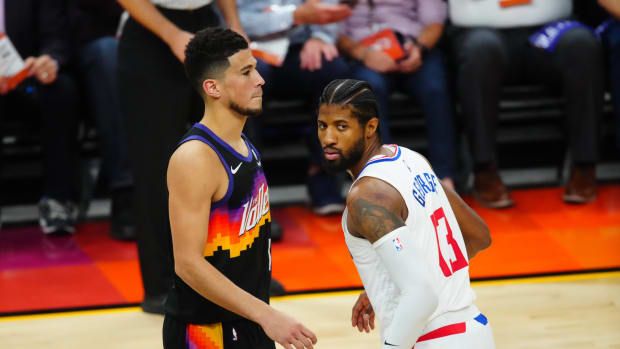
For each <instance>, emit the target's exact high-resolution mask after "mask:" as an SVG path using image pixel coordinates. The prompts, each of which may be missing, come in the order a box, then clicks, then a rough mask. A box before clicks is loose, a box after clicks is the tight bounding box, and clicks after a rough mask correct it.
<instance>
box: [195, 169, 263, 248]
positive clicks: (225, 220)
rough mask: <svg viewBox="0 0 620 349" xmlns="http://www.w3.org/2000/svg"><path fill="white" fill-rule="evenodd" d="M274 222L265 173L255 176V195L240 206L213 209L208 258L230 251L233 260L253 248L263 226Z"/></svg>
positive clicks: (210, 221) (253, 188)
mask: <svg viewBox="0 0 620 349" xmlns="http://www.w3.org/2000/svg"><path fill="white" fill-rule="evenodd" d="M270 221H271V211H270V205H269V187H268V186H267V180H266V179H265V174H264V173H263V171H259V172H257V173H256V175H255V177H254V183H253V185H252V191H251V195H250V196H249V197H246V198H245V199H244V200H243V201H242V202H241V205H240V206H238V207H235V208H231V207H229V206H228V205H227V204H224V205H220V206H217V207H215V208H213V209H212V210H211V215H210V216H209V235H208V236H207V245H206V247H205V251H204V256H205V257H209V256H213V254H214V253H215V252H216V251H225V250H227V251H230V258H234V257H238V256H239V255H241V252H242V251H245V250H247V249H249V248H251V247H252V244H253V243H254V240H255V239H257V238H258V236H259V234H260V232H261V227H262V226H264V225H265V224H267V223H268V222H270Z"/></svg>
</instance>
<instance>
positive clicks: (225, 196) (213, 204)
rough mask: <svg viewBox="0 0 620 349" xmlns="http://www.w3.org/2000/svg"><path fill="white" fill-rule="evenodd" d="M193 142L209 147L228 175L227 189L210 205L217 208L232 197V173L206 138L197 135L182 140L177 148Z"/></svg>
mask: <svg viewBox="0 0 620 349" xmlns="http://www.w3.org/2000/svg"><path fill="white" fill-rule="evenodd" d="M193 140H197V141H200V142H203V143H205V144H207V145H208V146H209V147H211V149H213V151H214V152H215V154H217V157H218V158H219V159H220V161H221V162H222V165H223V166H224V170H226V174H227V175H228V188H227V189H226V194H225V195H224V197H223V198H221V199H219V200H217V201H215V202H212V203H211V208H212V209H213V208H217V207H219V206H221V205H223V204H225V203H226V202H228V200H229V199H230V196H231V195H232V192H233V189H234V186H235V182H234V181H233V175H232V172H231V171H230V167H229V166H228V163H227V162H226V160H224V157H223V156H222V154H220V152H219V151H217V148H215V146H213V144H211V142H209V141H208V140H207V139H206V138H204V137H202V136H198V135H194V136H189V137H187V138H185V139H183V140H182V141H181V142H179V146H181V144H183V143H185V142H187V141H193Z"/></svg>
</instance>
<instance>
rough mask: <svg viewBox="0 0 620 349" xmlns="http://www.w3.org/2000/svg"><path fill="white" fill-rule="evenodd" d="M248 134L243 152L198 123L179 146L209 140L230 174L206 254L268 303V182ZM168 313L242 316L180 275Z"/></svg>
mask: <svg viewBox="0 0 620 349" xmlns="http://www.w3.org/2000/svg"><path fill="white" fill-rule="evenodd" d="M243 139H244V140H245V144H246V147H247V155H243V154H240V153H239V152H237V151H236V150H234V149H233V148H232V147H231V146H230V145H228V144H227V143H226V142H224V141H223V140H222V139H220V138H219V137H218V136H217V135H216V134H215V133H213V132H212V131H211V130H210V129H209V128H207V127H206V126H205V125H203V124H200V123H197V124H195V125H194V127H192V128H191V129H190V130H189V131H188V132H187V133H186V134H185V136H184V137H183V139H182V140H181V142H180V143H179V146H182V145H183V144H184V143H186V142H189V141H199V142H203V143H205V144H206V145H207V146H209V147H211V148H212V149H213V150H214V151H215V152H216V154H217V155H218V157H219V158H220V161H221V163H222V165H223V166H224V168H225V169H226V172H227V174H228V190H227V191H226V195H225V196H224V197H223V198H222V199H221V200H218V201H216V202H212V204H211V213H210V216H209V231H208V235H207V243H206V245H205V246H204V257H205V259H206V260H207V261H208V262H209V263H211V264H212V265H213V266H214V267H216V268H217V269H218V270H219V271H220V272H221V273H222V274H224V275H225V276H226V277H227V278H228V279H230V280H231V281H232V282H234V283H235V284H236V285H237V286H239V287H240V288H242V289H244V290H245V291H247V292H248V293H250V294H252V295H254V296H255V297H257V298H259V299H262V300H263V301H265V302H266V303H268V302H269V283H270V281H271V211H270V205H269V187H268V185H267V180H266V178H265V173H264V172H263V168H262V163H261V158H260V155H259V153H258V151H257V150H256V149H255V148H254V146H253V145H252V144H251V143H250V142H249V141H248V140H247V138H246V137H245V136H243ZM196 175H197V176H199V175H200V174H199V173H197V174H196ZM166 313H167V314H170V315H171V316H174V317H176V318H177V319H179V320H182V321H186V322H189V323H201V324H204V323H215V322H222V321H230V320H235V319H239V318H240V317H239V316H238V315H236V314H234V313H232V312H229V311H228V310H226V309H224V308H222V307H220V306H218V305H216V304H214V303H212V302H210V301H209V300H207V299H205V298H204V297H202V296H201V295H200V294H198V293H197V292H195V291H194V290H193V289H192V288H191V287H190V286H189V285H187V284H186V283H185V282H184V281H183V280H182V279H181V278H180V277H178V276H177V275H175V277H174V285H173V286H172V289H171V291H170V293H169V296H168V300H167V302H166Z"/></svg>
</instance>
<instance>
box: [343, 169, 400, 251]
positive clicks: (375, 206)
mask: <svg viewBox="0 0 620 349" xmlns="http://www.w3.org/2000/svg"><path fill="white" fill-rule="evenodd" d="M406 207H407V206H406V205H405V201H404V200H403V198H402V196H401V195H400V193H399V192H398V191H397V190H396V189H395V188H394V187H392V186H391V185H389V184H388V183H386V182H384V181H382V180H380V179H377V178H372V177H364V178H362V179H360V180H359V181H358V182H357V183H355V186H354V187H353V188H352V189H351V192H350V193H349V195H348V197H347V210H348V215H347V227H348V228H349V232H350V233H351V234H352V235H353V236H357V237H362V238H365V239H366V240H368V241H369V242H370V243H374V242H375V241H377V240H379V239H380V238H381V237H382V236H384V235H386V234H388V233H389V232H391V231H393V230H395V229H397V228H399V227H402V226H404V225H405V220H406V219H407V208H406Z"/></svg>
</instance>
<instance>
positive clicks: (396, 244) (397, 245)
mask: <svg viewBox="0 0 620 349" xmlns="http://www.w3.org/2000/svg"><path fill="white" fill-rule="evenodd" d="M392 242H393V243H394V247H396V251H398V252H400V251H402V249H403V244H401V243H400V240H399V239H398V238H396V239H392Z"/></svg>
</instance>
